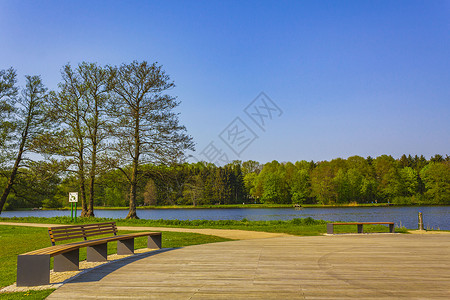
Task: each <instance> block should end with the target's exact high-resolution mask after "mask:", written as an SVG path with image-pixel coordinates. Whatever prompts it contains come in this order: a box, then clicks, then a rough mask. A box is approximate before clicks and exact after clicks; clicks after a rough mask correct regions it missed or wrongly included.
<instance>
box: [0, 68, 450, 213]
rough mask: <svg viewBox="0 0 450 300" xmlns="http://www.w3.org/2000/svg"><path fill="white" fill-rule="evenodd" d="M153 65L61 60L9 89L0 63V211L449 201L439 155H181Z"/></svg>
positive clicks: (447, 162)
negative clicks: (48, 80)
mask: <svg viewBox="0 0 450 300" xmlns="http://www.w3.org/2000/svg"><path fill="white" fill-rule="evenodd" d="M174 86H175V85H174V83H173V81H171V79H170V77H169V76H168V75H167V74H166V73H165V72H164V70H163V69H162V66H161V65H158V64H157V63H152V64H149V63H147V62H146V61H142V62H137V61H134V62H132V63H129V64H122V65H120V66H111V65H107V66H99V65H97V64H95V63H87V62H83V63H80V64H79V65H78V66H74V67H73V66H71V65H70V64H67V65H65V66H63V68H62V70H61V81H60V83H59V84H58V89H57V90H55V91H48V89H47V88H46V87H45V86H44V84H43V82H42V80H41V78H40V76H25V86H24V87H22V88H19V87H18V86H17V75H16V71H15V70H14V69H13V68H10V69H7V70H0V117H1V118H0V195H1V197H0V213H1V211H2V210H4V209H9V210H13V209H20V208H40V207H42V208H60V207H64V206H67V205H68V193H69V192H78V193H79V198H80V202H81V203H80V204H81V208H82V214H81V215H82V216H83V217H92V216H94V206H101V207H124V206H128V207H129V209H130V210H129V214H128V216H127V218H136V217H137V216H136V207H137V206H155V205H192V206H198V205H216V204H222V205H223V204H225V205H226V204H242V203H246V204H251V203H263V204H292V205H294V204H300V205H301V204H323V205H333V204H360V203H390V204H399V205H419V204H428V205H450V157H449V156H448V155H445V157H444V156H442V155H439V154H436V155H434V156H433V157H431V158H430V159H426V158H425V157H424V156H423V155H421V156H418V155H415V156H411V155H408V156H407V155H403V156H402V157H401V158H399V159H395V158H393V157H392V156H389V155H381V156H378V157H376V158H372V157H367V158H364V157H360V156H352V157H349V158H347V159H343V158H336V159H333V160H331V161H319V162H314V161H305V160H301V161H297V162H295V163H292V162H277V161H272V162H268V163H265V164H261V163H259V162H256V161H251V160H250V161H245V162H242V161H234V162H232V163H230V164H227V165H225V166H216V165H214V164H211V163H208V162H197V163H187V162H186V156H185V151H187V150H194V143H193V141H192V137H191V136H189V135H188V134H187V130H186V128H185V127H184V126H183V125H181V124H179V122H178V113H177V112H176V111H175V109H176V108H177V106H178V105H179V104H180V102H179V101H178V100H177V99H176V97H175V96H172V95H171V94H170V93H169V91H170V90H171V89H172V88H173V87H174Z"/></svg>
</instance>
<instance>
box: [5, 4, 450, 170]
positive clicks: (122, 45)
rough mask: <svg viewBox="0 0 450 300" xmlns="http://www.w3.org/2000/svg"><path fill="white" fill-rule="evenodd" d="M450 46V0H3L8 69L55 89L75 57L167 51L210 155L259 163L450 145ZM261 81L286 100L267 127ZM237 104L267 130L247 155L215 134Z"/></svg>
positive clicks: (200, 142)
mask: <svg viewBox="0 0 450 300" xmlns="http://www.w3.org/2000/svg"><path fill="white" fill-rule="evenodd" d="M449 53H450V1H25V0H23V1H15V0H12V1H5V0H0V69H5V68H8V67H10V66H12V67H14V68H15V69H17V71H18V74H19V76H20V77H21V78H23V76H24V75H28V74H29V75H35V74H38V75H41V76H42V78H43V80H44V83H45V84H46V85H47V86H48V87H49V88H50V89H55V88H56V86H57V83H58V82H59V80H60V73H59V72H60V69H61V67H62V66H63V65H64V64H66V63H68V62H70V63H71V64H73V65H76V64H78V63H80V62H82V61H88V62H97V63H99V64H101V65H104V64H121V63H128V62H131V61H133V60H147V61H149V62H154V61H157V62H159V63H160V64H162V65H163V66H164V69H165V70H166V72H167V73H168V74H169V75H170V76H171V78H172V79H173V80H174V81H175V84H176V88H175V89H174V90H172V91H171V92H170V93H171V94H173V95H176V96H178V99H179V100H180V101H181V102H182V104H181V106H180V107H179V109H178V111H179V112H180V119H181V121H182V123H183V124H185V125H186V127H187V129H188V133H189V134H190V135H192V136H193V138H194V140H195V142H196V148H197V151H196V153H194V156H195V157H196V158H198V159H200V160H208V158H207V157H206V155H205V153H207V151H203V150H205V149H206V148H207V146H208V145H210V143H211V142H212V143H213V145H214V146H215V147H216V149H217V150H219V151H221V152H220V153H221V154H225V155H227V157H228V159H229V160H234V159H241V160H249V159H253V160H257V161H260V162H267V161H271V160H278V161H297V160H302V159H305V160H314V161H318V160H330V159H333V158H336V157H343V158H346V157H348V156H352V155H361V156H364V157H366V156H369V155H370V156H373V157H375V156H379V155H381V154H390V155H393V156H394V157H400V156H401V155H402V154H403V153H406V154H412V155H415V154H419V155H420V154H423V155H425V156H426V157H430V156H431V155H434V154H436V153H440V154H450V151H449V149H450V134H449V132H450V117H449V116H450V55H449ZM22 82H23V81H22ZM260 92H264V93H265V94H266V95H267V96H268V97H269V98H270V99H271V100H272V101H273V103H274V104H276V105H277V106H278V107H279V109H280V110H281V111H282V113H281V112H280V113H279V112H277V113H276V114H274V115H273V116H272V119H269V118H266V121H267V122H266V123H265V127H264V130H262V129H261V128H260V127H258V126H257V124H256V123H255V122H254V121H253V120H251V118H250V117H249V116H248V115H247V114H246V113H245V112H244V109H245V108H246V107H247V106H248V105H249V104H250V103H251V102H252V101H253V100H254V99H255V98H256V97H257V96H258V95H259V94H260ZM254 103H256V104H257V102H254ZM280 114H281V115H280ZM237 117H239V118H240V119H239V120H240V122H241V123H239V124H242V123H244V124H245V125H246V126H247V127H246V128H248V129H250V130H251V132H252V133H253V134H254V136H257V138H255V139H251V143H249V144H244V146H245V147H241V148H240V150H239V151H236V152H238V153H239V156H238V155H237V154H236V153H235V152H233V150H232V149H231V148H233V147H235V144H234V145H233V144H232V142H230V140H228V142H227V135H226V134H225V135H222V137H225V138H224V140H225V141H224V140H222V139H221V138H220V137H219V135H220V134H221V133H223V132H224V130H225V133H227V132H228V131H226V130H227V129H228V130H231V129H232V128H233V126H234V125H235V124H236V123H233V121H234V120H235V119H236V118H237ZM230 124H231V125H230ZM241 127H242V126H241ZM238 131H239V130H238ZM230 132H231V131H230ZM248 132H249V131H248V130H247V133H248ZM245 140H246V139H245V138H244V139H241V141H244V142H245ZM226 142H227V143H226ZM227 144H228V145H227ZM230 144H231V147H229V145H230ZM234 150H236V149H234ZM202 153H203V154H202ZM209 156H210V155H209ZM210 157H211V156H210ZM221 157H223V156H221ZM223 158H224V157H223Z"/></svg>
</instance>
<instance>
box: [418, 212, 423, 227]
mask: <svg viewBox="0 0 450 300" xmlns="http://www.w3.org/2000/svg"><path fill="white" fill-rule="evenodd" d="M419 230H423V215H422V213H421V212H419Z"/></svg>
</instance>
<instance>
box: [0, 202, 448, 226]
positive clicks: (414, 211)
mask: <svg viewBox="0 0 450 300" xmlns="http://www.w3.org/2000/svg"><path fill="white" fill-rule="evenodd" d="M419 212H422V213H423V216H424V225H425V228H427V227H428V228H429V229H432V228H434V229H441V230H450V206H413V207H337V208H303V209H299V210H296V209H294V208H245V209H239V208H236V209H231V208H230V209H155V210H138V212H137V213H138V216H139V217H140V218H141V219H151V220H157V219H167V220H174V219H178V220H202V219H204V220H242V219H244V218H246V219H248V220H255V221H260V220H291V219H294V218H307V217H311V218H313V219H318V220H326V221H361V222H364V221H366V222H370V221H393V222H395V224H396V225H397V226H405V227H406V228H417V221H418V217H417V215H418V213H419ZM79 213H80V212H78V215H79ZM127 213H128V210H96V211H95V216H96V217H103V218H117V219H120V218H125V217H126V215H127ZM0 216H1V217H29V216H30V217H31V216H33V217H56V216H70V211H60V210H43V211H4V212H2V214H1V215H0Z"/></svg>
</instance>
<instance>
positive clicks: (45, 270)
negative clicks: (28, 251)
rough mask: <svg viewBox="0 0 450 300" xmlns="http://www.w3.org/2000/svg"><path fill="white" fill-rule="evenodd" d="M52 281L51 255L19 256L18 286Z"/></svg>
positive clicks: (43, 283) (44, 283)
mask: <svg viewBox="0 0 450 300" xmlns="http://www.w3.org/2000/svg"><path fill="white" fill-rule="evenodd" d="M49 283H50V255H19V256H18V257H17V286H35V285H46V284H49Z"/></svg>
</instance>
